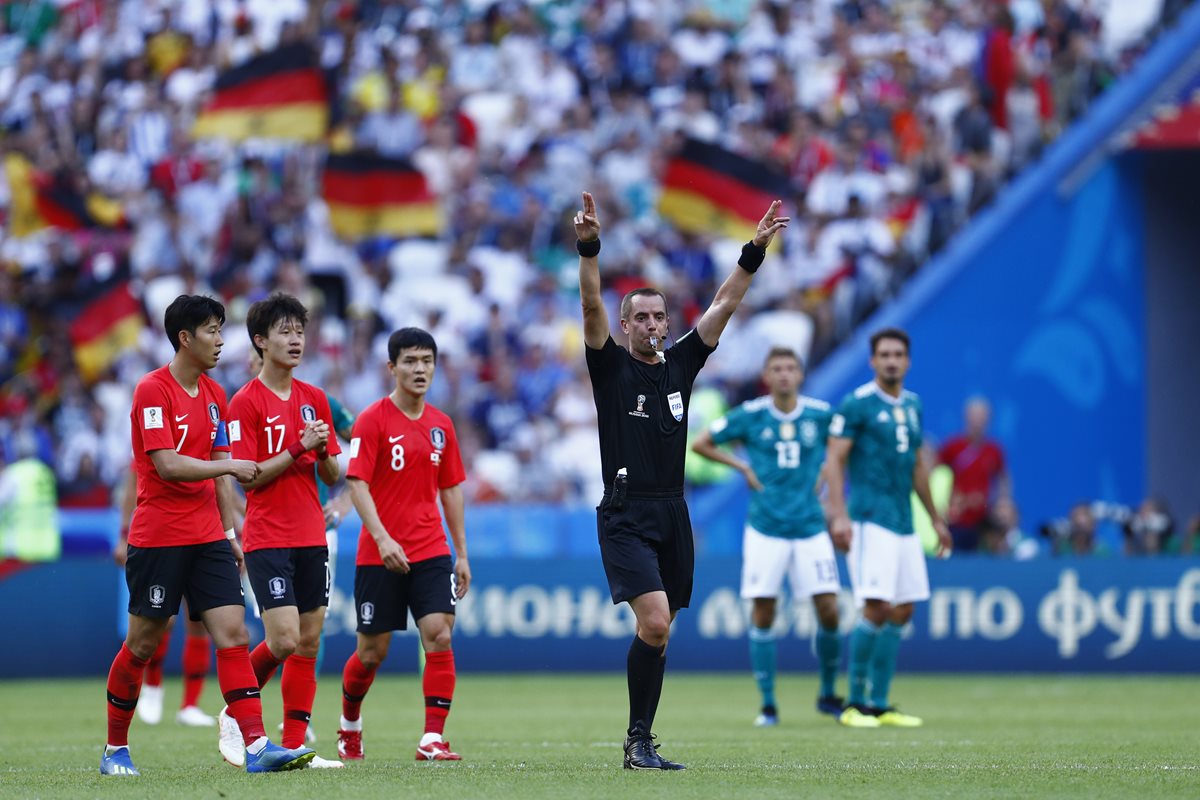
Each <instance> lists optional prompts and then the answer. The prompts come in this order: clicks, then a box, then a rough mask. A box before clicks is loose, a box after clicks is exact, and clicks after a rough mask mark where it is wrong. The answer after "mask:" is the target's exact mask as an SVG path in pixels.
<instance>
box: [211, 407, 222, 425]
mask: <svg viewBox="0 0 1200 800" xmlns="http://www.w3.org/2000/svg"><path fill="white" fill-rule="evenodd" d="M208 418H209V419H210V420H212V424H213V425H216V424H217V423H219V422H220V421H221V412H220V410H219V409H218V408H217V404H216V403H209V404H208Z"/></svg>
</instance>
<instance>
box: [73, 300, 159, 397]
mask: <svg viewBox="0 0 1200 800" xmlns="http://www.w3.org/2000/svg"><path fill="white" fill-rule="evenodd" d="M145 321H146V317H145V314H144V313H142V304H141V303H140V302H138V299H137V298H136V297H134V296H133V293H132V292H130V291H129V282H128V281H124V282H122V283H120V284H118V285H117V286H114V287H113V288H111V289H109V290H108V291H107V292H105V293H104V294H102V295H100V297H98V298H96V299H95V300H93V301H92V302H90V303H88V304H87V306H85V307H84V309H83V311H82V312H81V313H80V314H79V316H78V317H76V318H75V319H74V320H73V321H72V322H71V325H70V327H69V328H68V334H69V335H70V337H71V344H72V346H73V347H74V349H75V365H76V366H77V367H79V372H80V374H81V375H82V376H83V379H84V380H85V381H88V382H89V383H90V382H92V381H94V380H96V378H98V377H100V375H101V374H102V373H103V372H104V370H106V369H108V367H109V365H111V364H112V363H113V361H115V360H116V359H117V356H119V355H120V354H121V353H122V352H123V351H125V350H128V349H129V348H131V347H134V346H135V345H136V344H137V340H138V336H139V334H141V332H142V328H144V327H145Z"/></svg>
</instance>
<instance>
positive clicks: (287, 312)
mask: <svg viewBox="0 0 1200 800" xmlns="http://www.w3.org/2000/svg"><path fill="white" fill-rule="evenodd" d="M285 320H294V321H296V322H299V323H300V325H301V326H304V325H307V324H308V309H307V308H305V307H304V304H303V303H301V302H300V301H299V300H297V299H296V298H294V297H292V296H291V295H290V294H284V293H283V292H275V293H274V294H272V295H271V296H270V297H268V298H267V299H265V300H259V301H258V302H257V303H255V304H254V305H252V306H250V310H249V311H247V312H246V330H247V331H248V332H249V333H250V344H251V345H252V346H253V347H254V350H255V352H257V353H258V357H259V358H262V354H263V351H262V348H261V347H259V346H258V345H257V344H255V342H254V337H255V336H261V337H263V338H264V339H265V338H266V337H267V336H268V335H270V333H271V328H273V327H275V325H276V324H278V323H280V322H283V321H285Z"/></svg>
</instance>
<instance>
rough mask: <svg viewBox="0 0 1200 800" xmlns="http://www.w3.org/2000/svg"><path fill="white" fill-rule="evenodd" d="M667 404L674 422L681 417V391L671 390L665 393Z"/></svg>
mask: <svg viewBox="0 0 1200 800" xmlns="http://www.w3.org/2000/svg"><path fill="white" fill-rule="evenodd" d="M667 405H668V406H670V408H671V416H672V417H674V418H675V421H676V422H679V421H680V420H682V419H683V393H682V392H671V393H670V394H669V395H667Z"/></svg>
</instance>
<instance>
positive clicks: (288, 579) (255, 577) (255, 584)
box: [246, 547, 329, 614]
mask: <svg viewBox="0 0 1200 800" xmlns="http://www.w3.org/2000/svg"><path fill="white" fill-rule="evenodd" d="M246 572H247V574H249V576H250V588H252V589H254V599H255V600H257V601H258V609H259V611H266V610H267V609H270V608H280V607H282V606H295V607H296V608H297V610H299V612H300V613H301V614H304V613H306V612H309V611H314V610H316V609H318V608H321V607H322V606H327V605H329V548H328V547H268V548H264V549H262V550H254V551H251V552H249V553H246Z"/></svg>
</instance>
